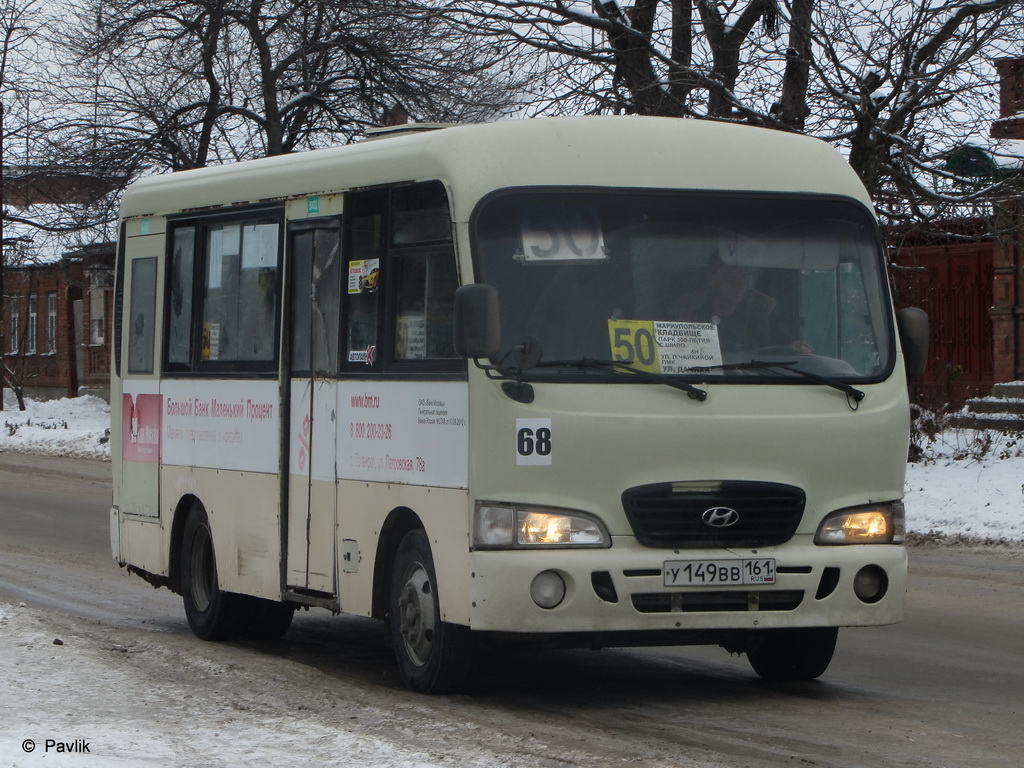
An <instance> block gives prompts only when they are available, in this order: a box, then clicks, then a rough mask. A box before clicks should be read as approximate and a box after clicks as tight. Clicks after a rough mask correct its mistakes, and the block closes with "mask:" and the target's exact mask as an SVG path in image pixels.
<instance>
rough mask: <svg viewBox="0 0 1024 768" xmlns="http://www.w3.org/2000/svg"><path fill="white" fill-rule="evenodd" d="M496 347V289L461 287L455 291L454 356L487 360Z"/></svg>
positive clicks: (476, 285)
mask: <svg viewBox="0 0 1024 768" xmlns="http://www.w3.org/2000/svg"><path fill="white" fill-rule="evenodd" d="M499 346H501V320H500V317H499V315H498V289H497V288H495V287H494V286H492V285H485V284H483V283H471V284H470V285H464V286H462V287H461V288H459V289H458V290H457V291H456V292H455V353H456V354H457V355H459V356H460V357H468V358H472V359H477V358H481V357H484V358H489V357H494V355H496V354H498V347H499Z"/></svg>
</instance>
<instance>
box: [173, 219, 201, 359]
mask: <svg viewBox="0 0 1024 768" xmlns="http://www.w3.org/2000/svg"><path fill="white" fill-rule="evenodd" d="M195 243H196V228H195V227H194V226H187V227H177V228H175V229H174V234H173V236H172V245H171V259H170V262H171V263H170V274H169V281H168V282H169V284H168V294H167V362H168V364H169V365H171V366H187V365H189V364H190V363H191V362H192V296H193V270H194V267H195Z"/></svg>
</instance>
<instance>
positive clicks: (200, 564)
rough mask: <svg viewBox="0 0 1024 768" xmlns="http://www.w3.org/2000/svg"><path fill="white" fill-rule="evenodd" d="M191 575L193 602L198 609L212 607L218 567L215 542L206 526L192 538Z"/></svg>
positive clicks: (204, 609)
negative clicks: (215, 562) (215, 559)
mask: <svg viewBox="0 0 1024 768" xmlns="http://www.w3.org/2000/svg"><path fill="white" fill-rule="evenodd" d="M191 560H192V562H191V565H192V568H191V571H192V573H191V576H192V578H191V579H190V581H189V584H190V586H191V590H190V591H191V593H192V602H193V604H194V605H195V607H196V610H197V611H200V612H203V611H206V610H207V609H208V608H209V607H210V602H211V601H212V600H213V595H214V590H215V589H216V588H217V587H216V578H217V568H216V566H215V565H214V562H213V542H211V541H210V531H209V529H208V528H206V527H205V526H203V527H200V528H199V529H198V530H197V531H196V535H195V538H194V539H193V540H192V557H191Z"/></svg>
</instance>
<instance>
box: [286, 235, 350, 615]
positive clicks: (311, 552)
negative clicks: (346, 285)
mask: <svg viewBox="0 0 1024 768" xmlns="http://www.w3.org/2000/svg"><path fill="white" fill-rule="evenodd" d="M340 236H341V228H340V221H339V220H338V219H334V218H332V219H318V220H313V221H304V222H301V223H298V224H294V225H292V226H291V227H290V228H289V232H288V237H289V239H290V249H289V252H290V254H291V255H290V259H289V264H290V266H291V270H292V272H291V279H290V285H291V297H290V298H291V301H290V302H289V303H290V306H291V311H290V314H289V317H288V328H289V329H290V330H289V334H290V345H289V346H290V360H289V371H290V381H289V388H290V397H291V406H290V410H289V417H288V425H287V427H288V445H289V457H288V466H289V470H288V473H289V477H288V508H287V524H286V525H287V528H286V530H287V541H288V548H287V553H286V557H287V563H286V582H287V584H286V586H287V587H289V588H291V589H296V590H302V591H306V592H312V593H319V594H321V595H334V594H335V593H336V585H337V575H336V572H337V564H336V552H337V547H336V546H335V531H336V528H337V482H336V477H337V474H336V472H335V459H334V457H335V433H336V430H335V425H336V420H337V419H336V413H335V408H336V404H337V376H336V373H337V370H338V359H337V356H338V328H339V325H338V320H339V313H340V307H341V274H342V270H341V252H340V243H341V237H340Z"/></svg>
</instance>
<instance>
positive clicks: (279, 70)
mask: <svg viewBox="0 0 1024 768" xmlns="http://www.w3.org/2000/svg"><path fill="white" fill-rule="evenodd" d="M83 29H85V30H89V31H88V32H87V33H86V34H83V33H82V30H83ZM59 42H60V44H61V46H62V47H63V49H64V50H66V51H68V52H70V55H71V57H72V58H71V60H70V61H69V64H72V66H71V67H69V70H73V72H74V73H75V74H74V77H72V78H71V79H66V83H67V84H68V85H69V86H70V87H68V88H66V90H65V99H64V101H65V103H68V104H72V105H74V107H75V108H76V110H77V115H76V116H75V118H74V119H72V120H69V122H68V124H67V130H66V131H65V133H64V136H65V137H66V138H65V142H64V143H65V145H67V144H70V143H72V142H74V143H75V144H76V145H77V152H78V154H79V156H81V157H91V158H93V159H94V160H95V161H96V162H98V163H102V164H105V165H108V166H109V165H116V166H118V167H121V168H123V169H125V170H126V171H127V172H128V173H129V174H132V173H136V172H138V171H139V170H140V169H141V168H143V167H158V168H171V169H183V168H192V167H199V166H204V165H208V164H214V163H219V162H224V161H228V160H233V159H238V158H243V157H255V156H261V155H276V154H282V153H286V152H291V151H294V150H296V149H303V148H311V147H316V146H322V145H324V144H328V143H330V144H335V143H338V142H339V141H341V142H344V141H347V140H350V139H351V138H353V137H355V136H357V135H360V134H362V132H363V131H364V130H365V129H366V128H367V127H369V126H372V125H376V124H378V123H379V122H380V119H381V115H382V113H383V111H384V110H385V109H386V108H389V107H392V106H394V105H395V104H396V103H400V104H401V105H402V106H403V107H404V109H405V110H407V111H408V113H409V114H410V115H412V116H413V117H414V118H415V119H418V120H427V121H465V120H480V119H485V118H492V117H494V116H496V115H498V114H501V113H502V112H503V111H505V110H507V109H508V108H510V107H513V106H515V105H516V104H517V101H518V100H519V99H521V97H522V93H523V88H524V86H525V85H526V84H527V83H528V82H529V80H530V78H531V76H532V73H531V71H532V67H533V66H534V63H532V62H527V61H524V62H523V64H522V66H520V65H519V64H518V63H516V62H509V61H508V60H507V58H506V56H505V54H506V51H505V49H504V46H502V45H499V44H498V42H497V41H494V40H483V41H478V40H474V39H472V37H471V35H470V33H468V32H467V31H466V30H465V28H463V27H456V26H454V25H453V24H452V23H451V21H450V19H449V18H448V17H447V16H446V15H444V14H443V13H441V12H440V11H439V9H438V8H436V7H433V6H432V5H430V4H429V3H420V2H417V1H416V0H345V1H344V2H342V0H335V1H334V2H310V1H309V0H113V1H112V2H94V0H81V2H80V4H79V5H77V6H76V12H75V14H74V16H73V19H72V20H71V22H69V23H68V24H66V25H64V26H63V28H62V31H61V34H60V35H59ZM510 65H511V66H510Z"/></svg>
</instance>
